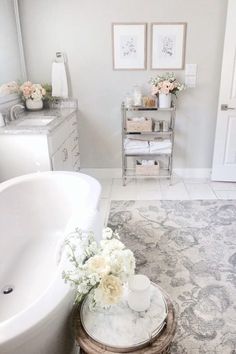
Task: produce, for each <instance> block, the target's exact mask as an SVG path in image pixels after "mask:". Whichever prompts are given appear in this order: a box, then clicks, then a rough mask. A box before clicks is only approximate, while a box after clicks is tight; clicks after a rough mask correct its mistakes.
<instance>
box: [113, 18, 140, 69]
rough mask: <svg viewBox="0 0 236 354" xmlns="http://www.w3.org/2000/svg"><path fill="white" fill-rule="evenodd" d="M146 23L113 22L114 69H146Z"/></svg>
mask: <svg viewBox="0 0 236 354" xmlns="http://www.w3.org/2000/svg"><path fill="white" fill-rule="evenodd" d="M146 37H147V24H146V23H113V24H112V46H113V69H114V70H145V69H146V41H147V40H146Z"/></svg>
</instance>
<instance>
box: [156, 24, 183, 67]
mask: <svg viewBox="0 0 236 354" xmlns="http://www.w3.org/2000/svg"><path fill="white" fill-rule="evenodd" d="M186 27H187V24H186V23H182V22H181V23H152V29H151V31H152V40H151V69H159V70H161V69H163V70H169V69H175V70H176V69H183V68H184V63H185V46H186Z"/></svg>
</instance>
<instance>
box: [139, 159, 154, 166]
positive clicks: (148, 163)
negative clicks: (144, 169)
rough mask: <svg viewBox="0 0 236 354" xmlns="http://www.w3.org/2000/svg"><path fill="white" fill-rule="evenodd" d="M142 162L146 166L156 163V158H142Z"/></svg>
mask: <svg viewBox="0 0 236 354" xmlns="http://www.w3.org/2000/svg"><path fill="white" fill-rule="evenodd" d="M141 164H142V165H144V166H153V165H154V164H155V161H154V160H142V161H141Z"/></svg>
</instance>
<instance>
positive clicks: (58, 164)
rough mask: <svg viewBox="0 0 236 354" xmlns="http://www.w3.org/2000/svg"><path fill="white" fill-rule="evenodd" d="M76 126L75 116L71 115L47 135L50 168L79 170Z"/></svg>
mask: <svg viewBox="0 0 236 354" xmlns="http://www.w3.org/2000/svg"><path fill="white" fill-rule="evenodd" d="M77 126H78V124H77V117H76V115H73V116H72V117H70V119H67V120H66V121H65V122H64V124H62V126H61V127H60V128H59V129H57V130H56V131H55V132H54V134H52V135H51V136H50V137H49V141H48V142H49V149H50V151H51V164H52V170H55V171H79V167H80V153H79V136H78V129H77Z"/></svg>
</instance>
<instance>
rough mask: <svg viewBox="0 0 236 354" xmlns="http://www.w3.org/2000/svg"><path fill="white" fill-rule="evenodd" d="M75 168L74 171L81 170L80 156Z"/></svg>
mask: <svg viewBox="0 0 236 354" xmlns="http://www.w3.org/2000/svg"><path fill="white" fill-rule="evenodd" d="M73 168H74V171H79V170H80V155H79V156H78V158H77V160H76V161H75V162H74V165H73Z"/></svg>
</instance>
